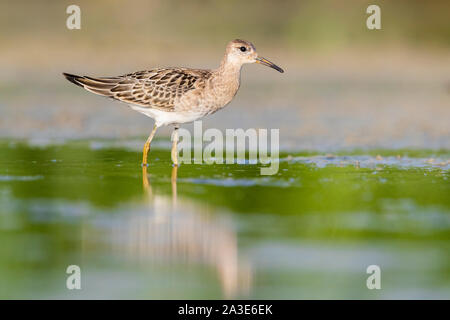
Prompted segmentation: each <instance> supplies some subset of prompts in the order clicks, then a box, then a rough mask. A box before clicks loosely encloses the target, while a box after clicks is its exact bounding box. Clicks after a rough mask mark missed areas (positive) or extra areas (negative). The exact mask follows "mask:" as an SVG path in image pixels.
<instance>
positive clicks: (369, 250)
mask: <svg viewBox="0 0 450 320" xmlns="http://www.w3.org/2000/svg"><path fill="white" fill-rule="evenodd" d="M71 4H76V5H78V6H80V8H81V30H69V29H67V28H66V20H67V18H68V16H69V15H68V14H67V13H66V8H67V7H68V6H69V5H71ZM371 4H378V5H379V6H380V8H381V27H382V29H381V30H368V29H367V28H366V19H367V17H368V16H369V15H368V14H367V13H366V9H367V7H368V6H369V5H371ZM449 12H450V2H449V1H438V0H435V1H420V0H415V1H414V0H410V1H399V0H396V1H378V0H377V1H361V0H345V1H332V0H329V1H324V0H319V1H312V0H308V1H300V0H284V1H252V0H248V1H238V0H227V1H225V0H224V1H206V0H205V1H198V0H197V1H172V0H164V1H163V0H160V1H157V0H129V1H119V0H108V1H106V0H103V1H102V0H97V1H87V0H79V1H65V0H64V1H61V0H60V1H50V0H49V1H44V0H40V1H21V0H14V1H11V0H2V1H1V2H0V70H1V72H0V243H1V245H0V298H2V299H13V298H20V299H23V298H32V299H42V298H64V299H66V298H67V299H76V298H95V299H97V298H116V299H117V298H124V299H130V298H138V299H141V298H142V299H148V298H154V299H162V298H168V299H187V298H189V299H196V298H201V299H213V298H214V299H220V298H261V299H274V298H284V299H301V298H307V299H319V298H321V299H324V298H332V299H350V298H353V299H379V298H386V299H417V298H420V299H430V298H437V299H448V298H449V297H450V277H449V275H450V259H449V256H448V252H449V251H450V242H449V240H450V198H449V196H448V195H449V194H450V183H449V181H450V176H449V172H450V171H449V169H450V160H449V159H450V155H449V152H450V151H449V150H450V126H449V122H450V19H449V18H448V16H449ZM235 38H241V39H246V40H249V41H251V42H253V43H254V45H255V46H256V49H257V51H258V52H259V53H260V54H261V55H263V56H264V57H266V58H268V59H270V60H271V61H273V62H275V63H276V64H278V65H280V66H281V67H282V68H283V69H285V71H286V72H285V73H283V74H280V73H278V72H275V71H274V70H272V69H269V68H265V67H263V66H260V65H246V66H244V68H243V72H242V83H241V88H240V90H239V92H238V94H237V96H236V97H235V99H234V100H233V101H232V102H231V103H230V105H229V106H228V107H227V108H225V109H223V110H221V111H220V112H217V113H215V114H214V115H211V116H209V117H208V118H206V119H204V120H203V129H204V130H205V129H207V128H213V127H214V128H218V129H221V130H224V129H226V128H244V129H247V128H266V129H272V128H279V129H280V147H281V154H280V170H279V172H278V173H277V174H276V175H273V176H264V177H263V176H261V175H260V167H259V165H252V164H248V163H244V164H230V165H203V164H202V165H188V164H186V165H185V164H183V165H182V166H181V167H180V168H179V169H178V171H177V170H176V168H172V166H171V162H170V155H169V151H168V150H169V148H170V141H169V134H170V128H165V129H162V130H160V131H159V132H158V134H157V137H156V139H155V141H154V142H153V144H152V151H151V153H150V158H149V159H150V160H149V163H150V166H149V168H148V171H147V168H141V167H140V161H141V153H140V151H141V148H142V146H143V143H144V141H145V139H146V138H147V135H148V133H149V131H150V130H151V128H152V126H153V122H152V120H151V119H150V118H147V117H145V116H143V115H141V114H139V113H137V112H135V111H132V110H131V109H129V108H128V107H127V106H126V105H123V104H120V103H118V102H114V101H111V100H108V99H105V98H103V97H99V96H95V95H93V94H91V93H89V92H86V91H85V90H82V89H81V88H78V87H76V86H74V85H73V84H71V83H69V82H68V81H67V80H65V79H64V77H63V76H62V72H69V73H75V74H81V75H92V76H114V75H120V74H126V73H130V72H133V71H138V70H143V69H150V68H153V67H164V66H184V67H193V68H215V67H217V66H218V65H219V62H220V60H221V59H222V56H223V54H224V49H225V46H226V44H227V43H228V41H230V40H232V39H235ZM184 127H186V128H188V129H192V126H191V125H186V126H184ZM72 264H75V265H79V266H80V267H81V271H82V290H67V288H66V286H65V284H66V279H67V276H68V275H67V274H66V273H65V270H66V268H67V266H68V265H72ZM373 264H375V265H379V266H380V267H381V270H382V283H381V286H382V290H368V289H367V287H366V279H367V277H368V276H369V275H368V274H366V268H367V266H369V265H373Z"/></svg>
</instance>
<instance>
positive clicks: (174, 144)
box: [171, 126, 178, 166]
mask: <svg viewBox="0 0 450 320" xmlns="http://www.w3.org/2000/svg"><path fill="white" fill-rule="evenodd" d="M177 144H178V126H175V128H174V129H173V133H172V152H171V156H172V162H173V164H174V165H175V166H178V151H177Z"/></svg>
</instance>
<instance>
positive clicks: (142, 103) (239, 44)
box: [63, 39, 284, 166]
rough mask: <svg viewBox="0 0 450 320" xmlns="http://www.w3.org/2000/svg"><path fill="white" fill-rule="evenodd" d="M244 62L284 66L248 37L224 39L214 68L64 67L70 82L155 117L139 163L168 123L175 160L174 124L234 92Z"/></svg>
mask: <svg viewBox="0 0 450 320" xmlns="http://www.w3.org/2000/svg"><path fill="white" fill-rule="evenodd" d="M245 63H259V64H263V65H265V66H268V67H271V68H273V69H275V70H277V71H279V72H284V71H283V69H281V68H280V67H278V66H277V65H275V64H274V63H272V62H270V61H269V60H267V59H265V58H263V57H261V56H259V55H258V53H257V52H256V49H255V47H254V46H253V44H252V43H251V42H248V41H245V40H239V39H236V40H233V41H231V42H229V43H228V45H227V47H226V51H225V56H224V57H223V59H222V62H221V63H220V66H219V67H218V68H217V69H214V70H205V69H189V68H157V69H151V70H146V71H138V72H134V73H130V74H126V75H123V76H117V77H89V76H77V75H73V74H69V73H63V74H64V76H65V77H66V78H67V80H69V81H70V82H72V83H74V84H76V85H78V86H80V87H83V88H84V89H86V90H88V91H90V92H93V93H96V94H99V95H102V96H105V97H109V98H112V99H115V100H119V101H121V102H124V103H126V104H128V105H129V106H130V107H131V108H132V109H133V110H136V111H139V112H141V113H143V114H145V115H146V116H149V117H150V118H153V119H154V120H155V125H154V126H153V130H152V132H151V133H150V136H149V137H148V139H147V141H146V142H145V145H144V149H143V157H142V164H143V165H145V166H146V165H147V154H148V151H149V150H150V143H151V141H152V139H153V136H154V135H155V132H156V130H157V129H158V128H159V127H161V126H165V125H173V126H174V132H173V135H172V140H173V142H172V152H171V156H172V161H173V163H174V165H178V153H177V143H178V131H177V130H178V128H179V125H180V124H182V123H188V122H193V121H195V120H198V119H200V118H203V117H204V116H207V115H209V114H212V113H214V112H216V111H218V110H220V109H222V108H223V107H225V106H226V105H227V104H228V103H229V102H230V101H231V100H232V99H233V97H234V96H235V95H236V92H237V91H238V89H239V85H240V73H241V68H242V65H244V64H245Z"/></svg>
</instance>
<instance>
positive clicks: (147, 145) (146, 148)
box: [142, 124, 158, 166]
mask: <svg viewBox="0 0 450 320" xmlns="http://www.w3.org/2000/svg"><path fill="white" fill-rule="evenodd" d="M156 129H158V127H157V126H156V124H155V125H154V126H153V130H152V133H150V135H149V136H148V138H147V141H146V142H145V144H144V149H143V150H142V165H143V166H147V154H148V152H149V150H150V143H151V142H152V140H153V136H154V135H155V133H156Z"/></svg>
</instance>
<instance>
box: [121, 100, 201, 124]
mask: <svg viewBox="0 0 450 320" xmlns="http://www.w3.org/2000/svg"><path fill="white" fill-rule="evenodd" d="M130 107H131V109H133V110H136V111H139V112H140V113H143V114H145V115H146V116H147V117H150V118H152V119H154V120H155V124H156V126H157V127H161V126H167V125H169V124H181V123H188V122H193V121H195V120H197V119H200V118H202V117H203V116H204V115H205V114H204V113H203V112H199V111H189V112H167V111H162V110H158V109H151V108H143V107H140V106H135V105H130Z"/></svg>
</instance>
